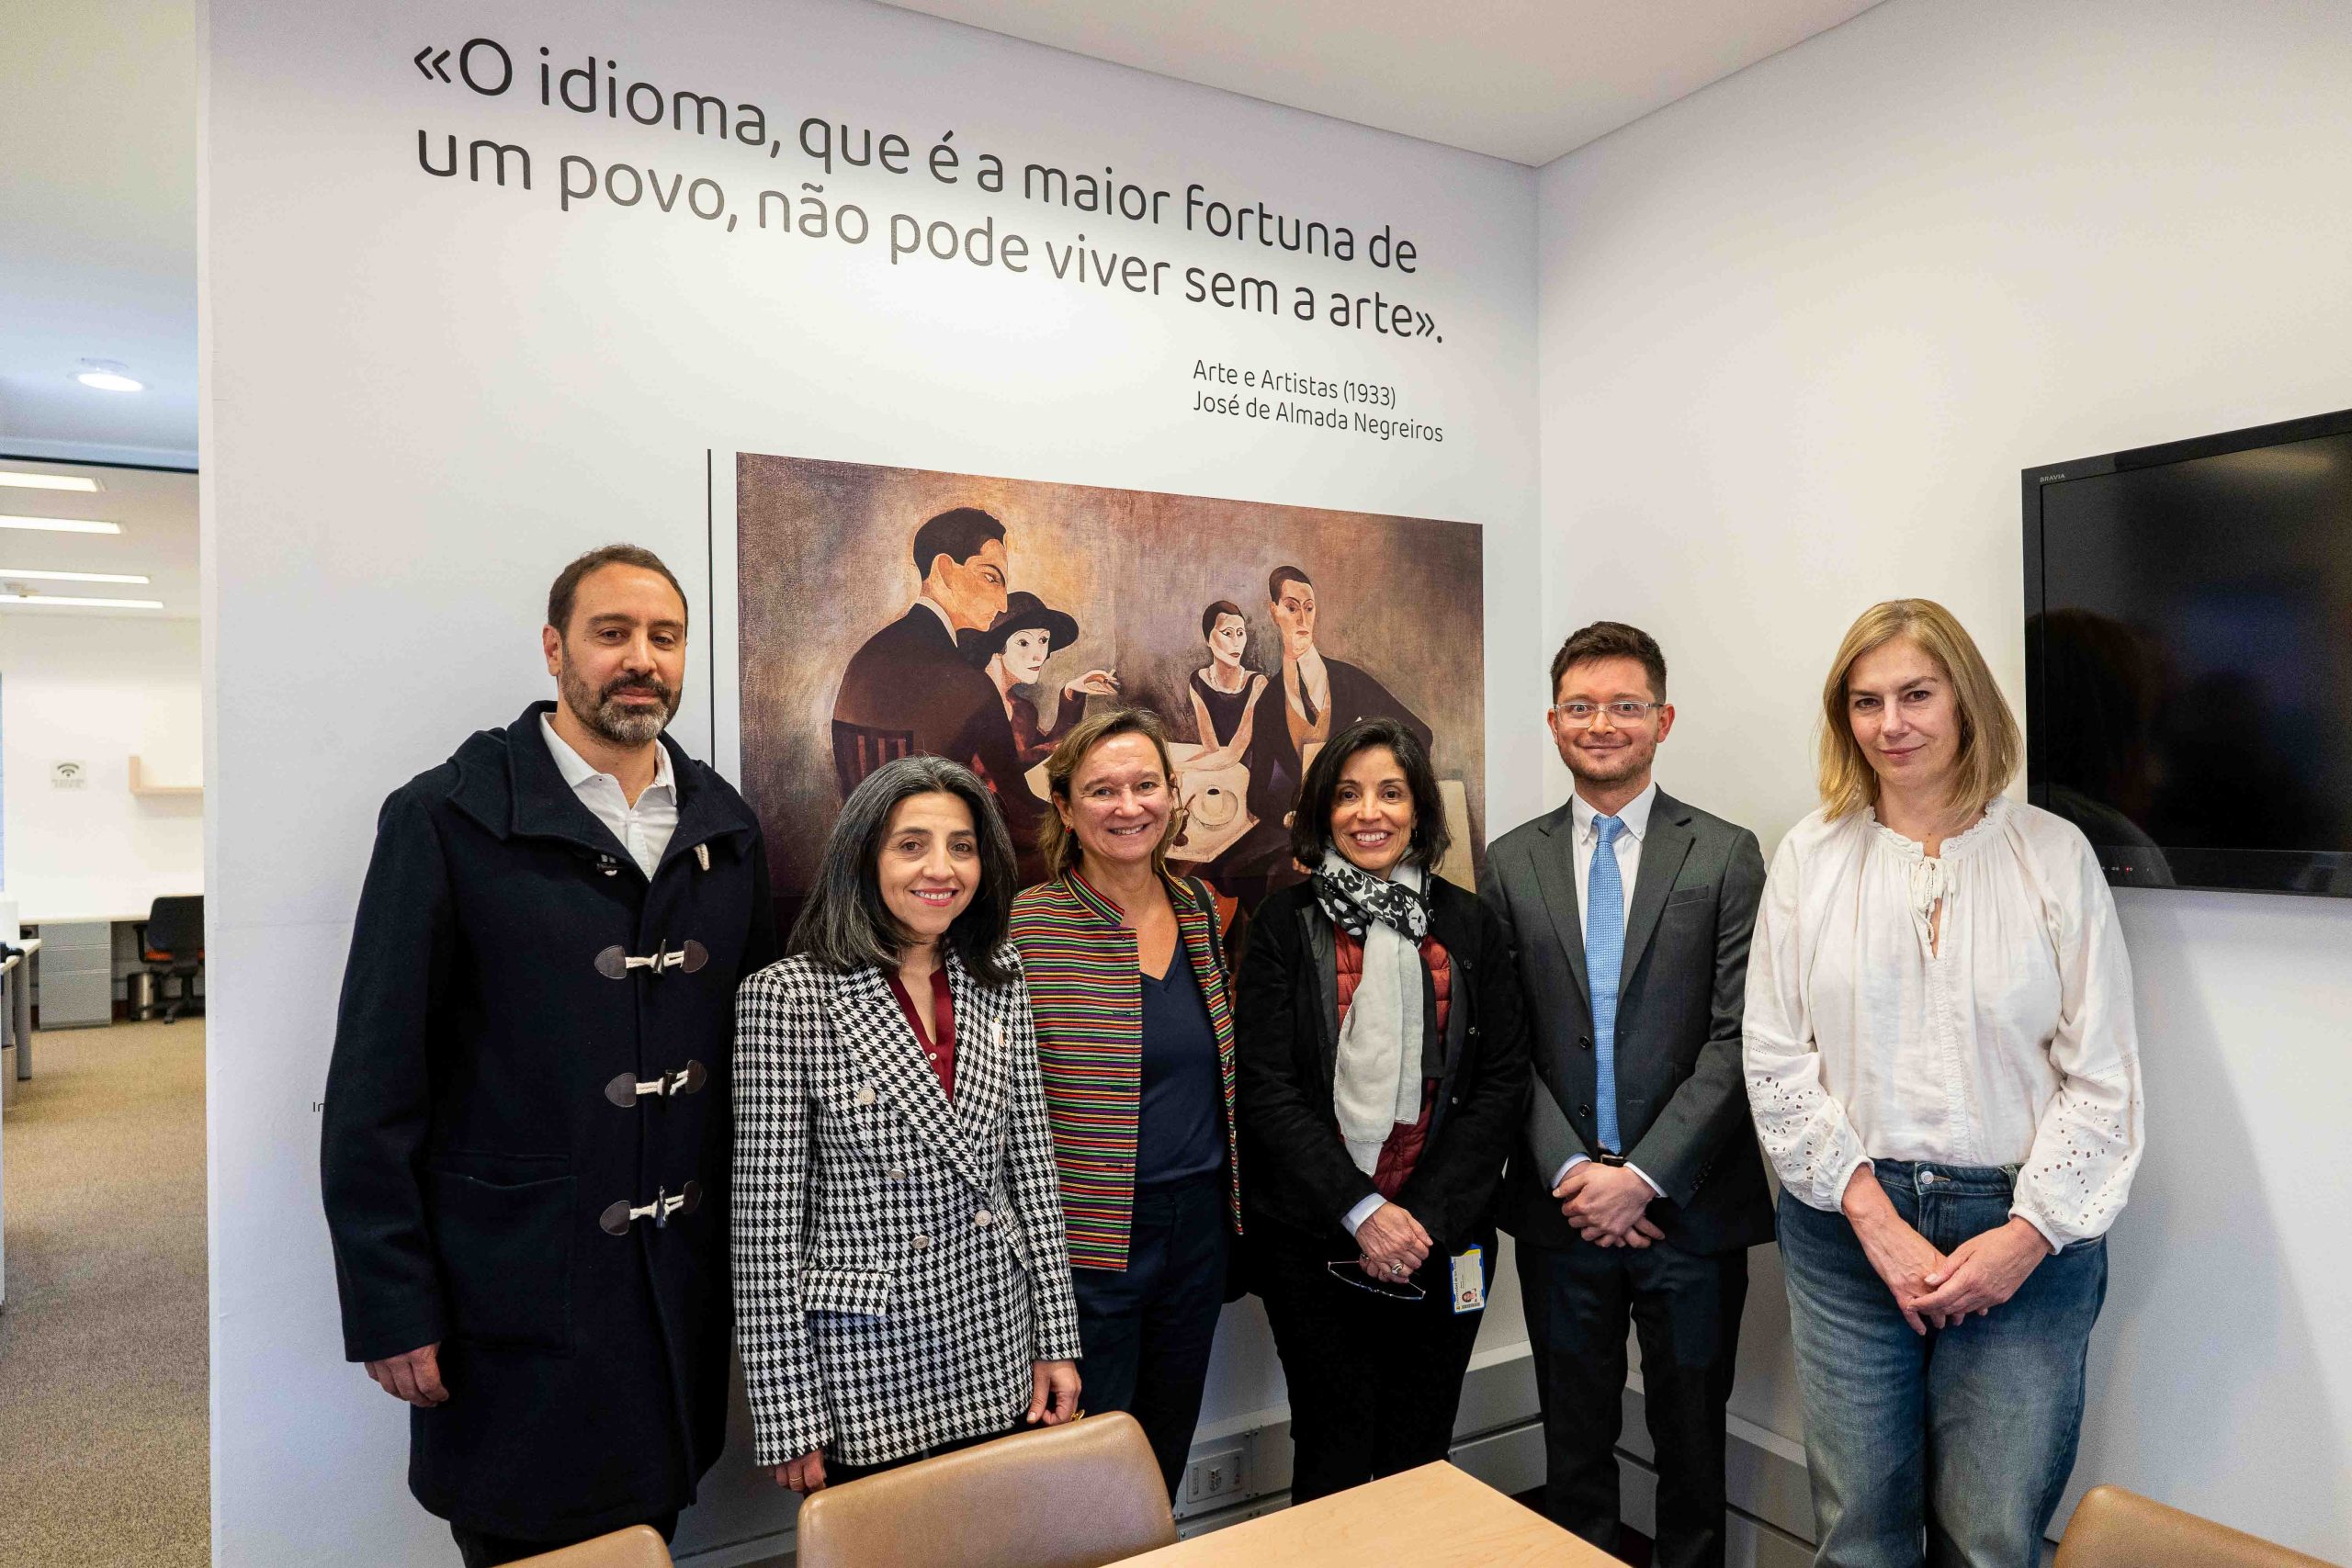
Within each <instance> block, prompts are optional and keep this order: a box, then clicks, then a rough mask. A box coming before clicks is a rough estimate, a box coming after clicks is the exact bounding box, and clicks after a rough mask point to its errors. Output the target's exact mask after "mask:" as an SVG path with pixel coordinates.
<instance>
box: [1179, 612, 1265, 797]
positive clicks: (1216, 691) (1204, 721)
mask: <svg viewBox="0 0 2352 1568" xmlns="http://www.w3.org/2000/svg"><path fill="white" fill-rule="evenodd" d="M1201 638H1202V640H1203V641H1204V642H1206V643H1207V644H1208V649H1209V661H1208V663H1206V664H1205V665H1204V666H1202V667H1201V668H1200V669H1198V670H1195V671H1193V676H1192V679H1191V680H1190V681H1188V682H1185V685H1186V689H1187V691H1188V692H1189V693H1190V694H1191V696H1192V699H1193V727H1194V729H1195V731H1196V732H1197V733H1198V735H1199V736H1200V740H1201V750H1199V751H1198V752H1197V753H1196V754H1194V756H1193V758H1192V760H1191V761H1188V762H1186V763H1185V764H1184V766H1185V769H1186V771H1187V772H1191V771H1193V770H1199V771H1202V772H1213V771H1215V770H1216V769H1218V768H1227V767H1231V766H1232V765H1233V764H1234V763H1236V762H1241V761H1248V759H1249V756H1250V739H1251V734H1252V731H1253V730H1254V728H1256V724H1255V720H1256V715H1255V713H1254V711H1253V710H1254V709H1255V708H1256V706H1257V704H1258V695H1259V694H1260V693H1261V692H1263V691H1264V690H1265V689H1266V678H1265V677H1264V676H1263V675H1261V674H1260V673H1258V672H1257V671H1254V670H1251V669H1250V668H1249V667H1248V666H1246V665H1244V664H1243V663H1242V662H1241V658H1242V655H1243V654H1245V653H1247V652H1248V651H1249V650H1250V620H1249V617H1248V616H1246V615H1243V614H1242V613H1241V606H1240V605H1238V604H1235V603H1233V602H1232V601H1231V600H1230V599H1219V600H1218V601H1217V602H1216V603H1215V604H1211V605H1210V606H1209V607H1208V608H1207V609H1205V610H1204V611H1202V612H1201Z"/></svg>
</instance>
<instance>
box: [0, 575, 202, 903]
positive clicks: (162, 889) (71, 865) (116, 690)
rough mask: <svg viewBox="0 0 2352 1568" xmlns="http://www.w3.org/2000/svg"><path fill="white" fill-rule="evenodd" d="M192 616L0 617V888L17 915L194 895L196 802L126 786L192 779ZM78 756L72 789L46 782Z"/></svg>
mask: <svg viewBox="0 0 2352 1568" xmlns="http://www.w3.org/2000/svg"><path fill="white" fill-rule="evenodd" d="M197 645H198V628H197V623H196V622H194V621H184V620H150V619H136V618H133V617H130V616H127V615H80V614H74V613H69V612H65V611H57V610H47V611H43V610H18V611H14V612H0V783H5V786H6V787H5V798H6V812H7V852H6V869H5V871H0V887H5V890H6V893H7V895H8V897H12V898H14V899H16V900H17V909H18V912H19V914H20V915H21V916H22V918H23V919H27V920H33V919H51V920H60V919H74V918H77V917H78V918H84V919H89V918H99V919H103V918H105V917H107V916H110V915H130V914H140V913H143V912H144V911H145V910H146V908H147V906H148V905H149V903H150V902H151V901H153V899H154V898H156V897H159V896H162V895H166V894H175V893H201V892H202V891H204V806H203V802H202V801H201V800H199V799H198V798H197V797H195V796H193V795H132V794H131V793H130V758H132V757H133V756H136V757H138V758H139V759H140V760H141V766H142V767H143V769H144V770H145V772H146V774H147V777H148V780H149V782H150V783H161V784H193V783H195V782H196V781H197V780H198V778H199V777H200V776H201V772H200V770H201V768H202V765H203V756H202V745H201V742H202V737H203V722H204V715H203V700H202V691H201V687H200V685H199V682H198V663H197ZM61 761H78V762H83V763H85V764H87V767H88V774H87V777H86V779H85V782H84V783H83V784H81V785H80V786H79V787H77V788H72V789H60V788H58V787H56V786H55V785H53V784H51V782H50V768H51V764H53V763H56V762H61Z"/></svg>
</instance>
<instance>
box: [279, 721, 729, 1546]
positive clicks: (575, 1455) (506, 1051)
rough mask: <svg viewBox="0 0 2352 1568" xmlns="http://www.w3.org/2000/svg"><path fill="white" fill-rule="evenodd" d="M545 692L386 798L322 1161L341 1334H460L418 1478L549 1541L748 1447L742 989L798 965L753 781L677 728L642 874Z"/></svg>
mask: <svg viewBox="0 0 2352 1568" xmlns="http://www.w3.org/2000/svg"><path fill="white" fill-rule="evenodd" d="M552 707H553V705H552V704H549V703H537V704H534V705H532V706H530V707H529V708H527V709H526V710H525V712H524V714H523V716H522V717H520V718H519V719H517V720H515V723H514V724H513V725H511V726H509V727H508V728H505V729H503V730H495V729H492V730H483V731H481V732H480V733H479V734H476V735H475V736H473V737H472V738H471V739H469V740H467V741H466V743H465V744H464V745H462V746H460V747H459V748H458V751H457V754H456V755H455V756H453V757H451V758H450V759H449V761H447V762H445V763H443V764H442V765H441V766H440V767H437V768H435V769H433V770H432V771H431V772H429V773H422V774H419V775H418V776H417V777H416V778H414V779H413V780H411V781H410V782H409V783H408V784H405V785H403V786H402V787H401V788H400V789H398V790H396V791H394V792H393V794H392V795H391V797H390V799H389V800H387V801H386V802H385V803H384V808H383V812H382V815H381V817H380V818H379V820H378V823H377V831H376V850H375V857H374V859H373V861H372V862H371V863H370V864H369V866H368V880H367V885H366V887H365V889H364V890H363V891H362V893H361V895H360V900H359V913H358V919H357V923H356V928H355V930H354V931H353V933H352V943H351V960H350V963H349V965H348V966H347V967H346V969H345V974H344V985H343V1001H342V1008H341V1011H340V1013H339V1015H338V1018H337V1021H336V1027H335V1042H334V1063H333V1065H332V1066H331V1067H330V1068H329V1070H328V1074H327V1089H326V1106H325V1112H324V1116H325V1123H324V1129H323V1133H322V1147H321V1151H320V1168H321V1175H322V1181H323V1187H324V1194H325V1201H326V1212H327V1223H328V1226H329V1229H330V1231H331V1232H332V1234H333V1238H334V1258H335V1277H336V1284H337V1287H338V1289H339V1291H340V1293H341V1297H342V1303H343V1327H344V1353H345V1355H346V1356H348V1357H349V1358H350V1359H353V1360H355V1361H361V1360H379V1359H384V1358H387V1357H390V1356H396V1355H400V1354H403V1353H405V1352H407V1351H410V1350H413V1349H415V1348H418V1347H420V1346H424V1345H429V1344H434V1343H436V1342H437V1343H438V1344H439V1345H440V1347H441V1350H440V1365H441V1376H442V1380H443V1382H444V1383H445V1384H446V1385H447V1388H448V1390H449V1399H448V1401H447V1404H442V1405H439V1406H437V1407H435V1408H433V1409H430V1410H413V1411H412V1412H411V1413H410V1416H411V1422H410V1449H409V1487H410V1490H412V1491H413V1492H414V1493H415V1495H416V1497H417V1500H418V1501H419V1502H421V1503H423V1504H424V1506H425V1507H427V1508H429V1509H430V1510H432V1511H433V1512H434V1513H435V1514H438V1515H440V1516H442V1517H445V1518H447V1519H450V1520H453V1521H455V1522H457V1523H458V1524H462V1525H465V1526H468V1527H469V1528H471V1529H479V1530H485V1531H489V1532H491V1533H493V1534H498V1535H508V1536H517V1537H521V1538H524V1539H537V1540H553V1539H557V1538H560V1537H564V1536H580V1535H585V1534H590V1533H594V1532H596V1531H600V1530H603V1529H607V1528H616V1527H618V1526H620V1525H624V1524H628V1523H630V1522H632V1521H635V1520H639V1519H643V1518H647V1517H651V1516H654V1515H658V1514H661V1513H662V1512H665V1511H667V1510H669V1509H673V1508H677V1507H681V1506H684V1505H685V1504H687V1503H690V1502H692V1501H693V1499H694V1495H695V1483H697V1482H698V1481H699V1480H700V1479H701V1477H702V1475H703V1474H704V1473H705V1472H707V1471H708V1470H709V1468H710V1466H711V1463H712V1461H715V1460H716V1459H717V1458H718V1452H719V1450H720V1448H721V1447H722V1446H723V1445H724V1443H725V1440H726V1417H727V1381H728V1378H727V1374H728V1358H729V1353H730V1340H731V1331H732V1326H733V1325H732V1316H731V1307H730V1292H729V1278H728V1252H727V1243H728V1211H727V1183H728V1176H729V1163H730V1158H731V1147H730V1145H731V1141H732V1126H731V1120H730V1112H729V1100H730V1096H731V1093H732V1084H731V1081H730V1072H729V1063H730V1059H731V1054H732V1040H733V1032H734V1008H735V987H736V984H737V982H738V981H740V980H741V979H742V978H743V976H746V975H749V974H751V973H752V972H753V971H755V970H757V969H760V968H761V967H763V966H764V965H765V964H769V963H770V962H772V961H773V960H774V959H775V913H774V909H773V907H772V905H771V903H770V901H769V894H768V875H767V862H766V853H765V850H764V847H763V844H762V842H761V840H760V829H759V825H758V821H757V818H754V817H753V816H752V811H751V808H750V807H747V806H746V805H745V804H744V802H743V799H742V797H741V795H737V794H736V792H735V790H734V789H733V788H732V787H731V786H730V785H729V784H728V783H727V782H726V781H725V780H724V779H721V778H720V777H719V776H718V774H717V773H714V772H712V771H711V770H710V769H709V768H707V767H706V766H705V765H703V764H702V763H700V762H697V761H694V760H693V759H691V758H689V757H688V756H686V754H685V753H684V751H683V750H680V749H679V747H678V746H676V745H675V744H674V743H673V742H672V741H671V740H670V739H669V738H668V737H666V736H665V737H663V738H662V745H664V746H667V747H668V748H669V749H670V760H671V765H672V769H673V773H674V776H675V778H676V781H677V789H678V796H679V798H678V826H677V831H676V833H675V835H674V836H673V838H672V839H671V840H670V844H669V847H668V850H667V851H666V852H664V854H663V855H662V861H661V863H660V865H659V866H658V867H657V868H656V870H655V872H654V874H653V876H652V877H651V879H650V881H649V880H648V878H647V877H646V876H645V875H644V874H642V873H641V872H640V871H639V868H638V865H637V863H636V862H635V861H634V860H632V859H631V858H630V857H629V855H628V852H626V851H625V850H624V849H623V848H622V847H621V845H620V843H619V842H618V841H617V840H616V839H615V838H614V837H613V835H612V833H611V831H610V830H609V829H606V828H605V825H604V824H603V823H602V822H600V821H598V820H597V818H595V816H594V814H593V813H592V812H590V811H589V809H588V808H587V807H586V806H584V805H583V804H582V802H581V801H580V800H579V798H578V797H577V796H576V795H574V794H573V792H572V790H571V786H570V785H568V784H566V783H565V782H564V779H563V775H562V774H561V773H560V772H559V771H558V770H557V768H556V764H555V760H554V758H553V757H552V756H550V755H549V754H548V747H547V742H546V739H545V737H544V736H543V734H542V733H541V731H540V728H539V718H540V715H542V714H543V713H547V712H549V711H550V710H551V709H552ZM689 943H692V944H695V945H694V946H692V947H690V946H689V945H688V944H689ZM697 950H699V951H698V952H697ZM681 953H684V957H683V958H681V957H680V956H679V955H680V954H681ZM630 958H640V959H641V958H654V959H656V961H657V962H656V963H655V964H636V965H630V964H628V963H627V960H628V959H630ZM697 1069H698V1070H697ZM657 1084H658V1085H659V1086H661V1088H662V1089H663V1090H664V1091H665V1092H658V1093H657V1092H650V1090H651V1089H653V1087H654V1086H655V1085H657ZM639 1086H643V1088H642V1090H641V1089H640V1088H639ZM682 1197H683V1198H684V1199H686V1200H687V1201H685V1202H684V1203H680V1202H679V1201H678V1200H680V1199H681V1198H682ZM647 1205H659V1206H660V1207H662V1209H663V1210H664V1211H665V1212H664V1213H663V1214H662V1223H660V1224H656V1223H655V1222H654V1220H653V1219H652V1218H651V1217H650V1216H640V1217H639V1218H636V1219H634V1220H631V1219H628V1218H627V1217H626V1211H627V1209H628V1208H640V1209H641V1208H644V1207H645V1206H647ZM616 1229H617V1230H618V1233H619V1234H614V1232H615V1230H616Z"/></svg>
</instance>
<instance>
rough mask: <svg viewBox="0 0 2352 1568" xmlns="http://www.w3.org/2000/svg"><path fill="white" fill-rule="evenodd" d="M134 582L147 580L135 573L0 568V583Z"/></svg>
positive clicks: (141, 582) (142, 582)
mask: <svg viewBox="0 0 2352 1568" xmlns="http://www.w3.org/2000/svg"><path fill="white" fill-rule="evenodd" d="M4 581H26V582H135V583H140V584H142V585H143V584H144V583H146V582H147V581H148V579H147V578H146V577H145V576H144V575H143V574H141V573H137V572H122V571H34V570H31V569H29V568H28V567H15V566H0V582H4Z"/></svg>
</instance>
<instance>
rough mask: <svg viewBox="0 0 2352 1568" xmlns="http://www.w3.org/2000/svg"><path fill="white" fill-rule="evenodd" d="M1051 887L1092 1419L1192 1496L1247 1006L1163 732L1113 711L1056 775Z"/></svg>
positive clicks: (1037, 966)
mask: <svg viewBox="0 0 2352 1568" xmlns="http://www.w3.org/2000/svg"><path fill="white" fill-rule="evenodd" d="M1046 779H1047V781H1048V783H1049V785H1050V787H1051V792H1052V801H1053V807H1054V815H1053V817H1052V818H1048V819H1047V820H1046V823H1045V824H1044V829H1043V832H1042V833H1041V835H1040V838H1039V847H1040V849H1041V851H1042V852H1043V854H1044V858H1045V863H1046V870H1047V872H1048V874H1049V876H1050V880H1048V881H1046V883H1044V884H1042V885H1040V886H1035V887H1032V888H1028V889H1027V890H1025V891H1023V893H1022V894H1021V895H1020V896H1019V897H1016V898H1015V899H1014V900H1013V904H1012V941H1013V943H1014V945H1015V946H1017V947H1018V948H1019V949H1020V950H1021V962H1022V966H1023V970H1024V971H1025V972H1026V974H1027V976H1028V980H1029V1002H1030V1008H1031V1010H1032V1011H1033V1013H1034V1015H1035V1019H1036V1023H1037V1059H1038V1066H1039V1069H1040V1071H1041V1074H1042V1076H1043V1077H1044V1079H1045V1085H1046V1117H1047V1120H1048V1122H1050V1124H1051V1126H1052V1128H1053V1134H1054V1161H1055V1165H1056V1167H1057V1169H1058V1172H1059V1175H1060V1178H1061V1193H1062V1211H1063V1215H1064V1218H1065V1221H1066V1223H1067V1224H1068V1227H1069V1260H1070V1275H1071V1279H1072V1281H1073V1282H1074V1284H1075V1286H1076V1290H1077V1295H1078V1324H1079V1338H1080V1344H1081V1346H1082V1347H1083V1349H1082V1352H1081V1354H1082V1359H1081V1363H1080V1371H1081V1372H1082V1374H1083V1376H1084V1378H1085V1380H1086V1395H1087V1405H1088V1407H1089V1408H1090V1409H1091V1410H1092V1411H1095V1412H1097V1413H1100V1412H1102V1411H1105V1410H1125V1411H1127V1412H1129V1413H1130V1414H1131V1415H1133V1416H1135V1418H1136V1421H1137V1422H1138V1423H1140V1424H1141V1426H1142V1427H1143V1429H1144V1431H1145V1433H1146V1434H1147V1435H1148V1437H1149V1438H1151V1446H1152V1451H1153V1452H1154V1453H1155V1454H1156V1455H1157V1456H1158V1457H1159V1469H1160V1473H1161V1475H1162V1476H1163V1477H1164V1478H1165V1479H1166V1481H1167V1483H1168V1490H1169V1495H1170V1496H1171V1497H1173V1496H1174V1495H1175V1492H1176V1483H1177V1480H1178V1478H1179V1477H1180V1476H1182V1473H1183V1470H1184V1461H1185V1458H1186V1456H1187V1455H1188V1454H1189V1452H1190V1451H1191V1449H1192V1443H1193V1424H1194V1423H1195V1422H1196V1421H1197V1420H1198V1418H1199V1416H1200V1412H1201V1390H1202V1387H1203V1385H1204V1383H1205V1382H1206V1381H1207V1378H1208V1364H1209V1347H1210V1344H1211V1342H1212V1341H1213V1340H1214V1338H1215V1337H1216V1323H1217V1315H1218V1313H1219V1311H1220V1309H1221V1308H1222V1306H1223V1304H1224V1299H1225V1275H1226V1249H1227V1237H1228V1236H1229V1235H1231V1234H1232V1233H1233V1232H1236V1231H1238V1229H1239V1228H1240V1207H1239V1187H1238V1183H1237V1181H1236V1179H1235V1174H1234V1169H1235V1167H1234V1124H1233V1009H1232V1001H1231V995H1230V990H1229V986H1228V981H1227V974H1226V969H1225V960H1224V953H1223V950H1222V947H1221V945H1220V943H1219V941H1218V936H1217V919H1216V899H1215V898H1214V897H1212V896H1211V895H1210V893H1209V890H1208V888H1207V887H1206V886H1204V885H1203V884H1202V883H1200V882H1198V881H1195V880H1191V879H1187V880H1184V881H1181V882H1180V881H1178V880H1176V879H1175V878H1174V877H1172V876H1171V875H1170V874H1169V871H1168V846H1169V845H1170V843H1171V842H1173V841H1174V840H1175V838H1176V835H1177V834H1178V833H1179V832H1180V831H1181V830H1182V822H1181V820H1180V818H1179V814H1178V809H1177V806H1176V791H1175V769H1174V768H1173V766H1172V765H1171V764H1170V760H1169V754H1168V738H1167V734H1166V732H1165V731H1164V730H1163V729H1162V728H1160V724H1159V719H1158V718H1157V717H1155V716H1152V715H1151V714H1149V713H1147V712H1144V711H1141V710H1138V709H1127V710H1123V711H1117V712H1111V713H1103V714H1098V715H1096V716H1092V717H1090V718H1088V719H1086V720H1084V721H1082V722H1081V723H1080V725H1079V726H1078V727H1077V728H1075V729H1073V730H1071V731H1070V732H1069V734H1068V735H1067V736H1065V737H1064V738H1063V739H1062V740H1061V743H1060V744H1059V745H1057V747H1056V748H1055V749H1054V752H1053V755H1052V756H1050V757H1048V758H1047V759H1046Z"/></svg>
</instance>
